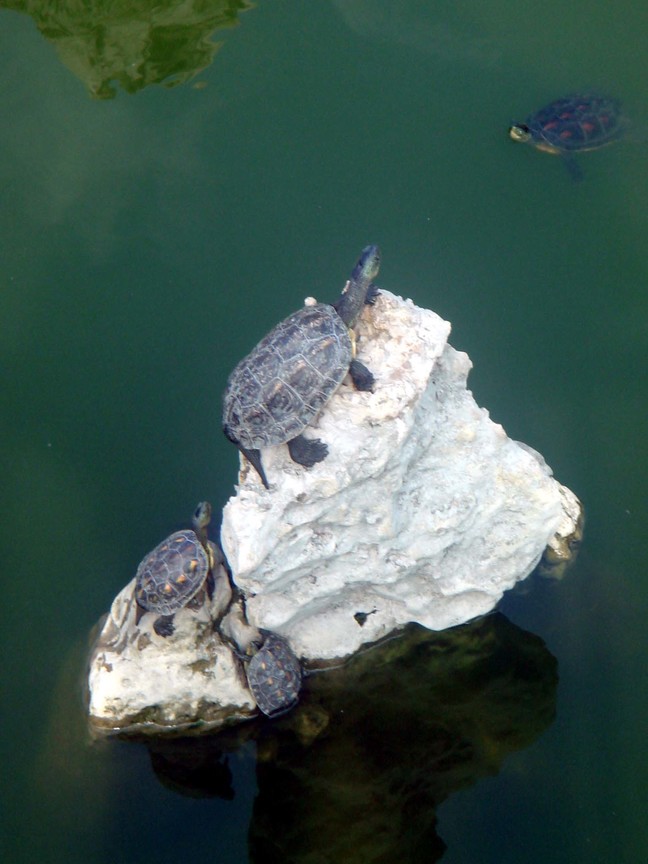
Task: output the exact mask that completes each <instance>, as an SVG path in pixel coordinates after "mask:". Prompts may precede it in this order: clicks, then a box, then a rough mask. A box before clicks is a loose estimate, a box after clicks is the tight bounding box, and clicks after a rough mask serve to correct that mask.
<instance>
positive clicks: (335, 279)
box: [0, 0, 648, 864]
mask: <svg viewBox="0 0 648 864" xmlns="http://www.w3.org/2000/svg"><path fill="white" fill-rule="evenodd" d="M2 5H3V6H8V5H15V6H16V8H19V7H18V4H2ZM80 5H81V6H83V4H80ZM231 5H232V7H234V6H236V4H231ZM54 8H57V9H58V7H54V6H52V9H54ZM70 8H71V11H70V15H71V16H72V18H73V17H74V14H75V9H74V7H72V6H71V7H70ZM97 8H98V9H99V10H101V6H99V5H98V7H97ZM46 12H47V5H46V4H45V5H44V6H42V7H41V12H40V13H39V15H35V18H34V19H32V18H30V17H29V16H28V15H26V14H23V13H21V12H20V11H12V10H11V9H9V8H6V9H5V8H2V9H0V118H1V121H0V122H2V135H1V136H0V202H1V206H0V248H1V251H2V254H1V258H0V289H1V291H2V313H1V315H0V328H1V330H0V369H1V372H2V390H1V396H0V399H1V403H0V404H1V421H2V427H1V428H2V443H3V446H2V451H1V452H2V484H1V488H2V492H1V493H0V494H1V495H2V513H3V518H2V521H1V524H0V532H1V534H2V554H3V567H2V577H1V579H2V592H3V605H2V629H1V631H0V634H1V635H0V640H1V646H2V658H3V675H2V678H3V684H2V695H1V699H2V711H1V716H2V720H3V726H4V729H3V732H4V734H3V736H2V743H3V754H2V766H3V772H2V777H3V781H2V783H3V789H2V795H1V799H0V800H1V805H0V807H1V809H0V819H1V822H2V824H1V831H0V843H1V844H2V846H1V847H0V855H1V857H2V860H3V861H6V862H23V861H25V862H27V861H30V862H31V861H35V860H38V861H40V862H72V864H76V862H84V864H94V862H97V864H103V862H113V861H120V862H131V861H132V862H138V864H144V862H149V861H150V862H153V861H155V862H156V864H160V862H166V861H177V860H178V858H179V857H182V858H183V859H185V860H189V859H191V860H196V859H197V858H199V859H200V860H205V859H206V858H209V859H215V860H217V861H219V862H230V861H232V862H245V861H247V860H248V851H247V849H248V847H247V831H248V823H249V819H250V813H251V809H252V802H253V799H254V796H255V790H256V782H257V781H256V778H255V766H254V761H253V758H252V756H251V755H250V753H249V752H243V753H240V754H239V755H238V756H236V757H234V758H233V761H232V771H233V774H234V780H235V789H236V796H235V798H234V799H233V800H232V801H226V800H221V799H197V800H195V799H189V798H186V797H182V796H180V795H177V794H175V793H174V792H172V791H170V790H169V789H167V788H165V787H163V786H162V785H161V784H160V783H159V782H158V781H157V780H156V779H155V776H154V775H153V773H152V772H151V770H150V764H149V759H148V755H147V754H146V753H145V752H144V751H143V750H142V749H141V748H138V747H136V746H127V745H124V744H117V745H113V746H104V747H96V746H95V747H92V746H90V745H89V743H88V741H87V739H86V737H85V730H84V725H83V717H82V715H81V712H80V710H79V704H80V700H81V680H82V665H83V659H84V656H85V652H86V645H87V638H88V632H89V630H90V628H91V626H92V625H93V624H94V622H95V621H96V620H97V619H98V618H99V616H100V615H101V614H103V612H105V611H106V609H107V607H108V605H109V603H110V602H111V600H112V598H113V597H114V595H115V594H116V593H117V591H118V590H119V589H120V588H121V587H122V586H123V584H125V582H126V581H128V579H130V577H131V575H132V574H133V572H134V569H135V567H136V565H137V563H138V561H139V560H140V558H141V557H142V555H143V554H144V553H145V552H147V551H148V550H149V549H150V548H152V547H153V546H154V545H155V544H156V543H157V542H158V541H159V540H160V539H161V538H162V537H163V536H165V535H166V534H167V533H169V532H170V531H171V530H174V529H175V527H176V526H178V525H179V524H181V523H183V522H185V521H186V519H187V517H188V514H189V513H190V512H191V510H192V508H193V506H194V505H195V502H196V501H198V500H200V499H202V498H209V499H210V500H211V501H212V502H214V503H215V504H216V505H218V506H220V505H222V504H223V503H224V502H225V500H226V499H227V496H228V495H229V494H230V492H231V490H232V484H233V482H234V481H235V478H236V466H237V457H236V453H235V452H234V450H233V448H232V447H231V445H230V444H229V443H228V442H227V441H225V439H224V438H223V437H222V435H221V433H220V431H219V416H220V393H221V391H222V388H223V386H224V383H225V379H226V377H227V374H228V372H229V370H230V369H231V367H232V366H233V364H234V363H235V362H236V361H237V360H238V359H239V358H240V357H241V356H242V355H243V353H245V352H246V351H247V350H249V349H250V348H251V347H252V346H253V344H254V343H255V342H256V341H257V340H258V338H259V337H261V336H262V335H263V333H264V332H265V331H266V330H267V329H268V328H269V327H270V326H271V325H272V324H274V323H276V321H278V320H279V319H280V318H281V317H283V316H284V315H286V314H288V313H289V312H291V311H293V309H295V308H297V307H298V306H299V305H300V303H301V301H302V299H303V297H304V296H305V295H307V294H314V295H315V296H317V297H318V298H320V299H323V300H324V299H332V298H333V297H334V296H335V295H336V293H337V292H338V291H339V289H340V287H341V285H342V283H343V280H344V278H345V277H346V274H347V272H348V270H349V268H350V267H351V265H352V264H353V262H354V260H355V258H356V257H357V254H358V252H359V251H360V249H361V248H362V247H363V246H364V245H366V244H367V243H369V242H376V243H379V244H380V246H381V248H382V250H383V267H382V270H381V278H380V283H381V284H382V285H383V286H384V287H385V288H388V289H389V290H391V291H394V292H395V293H399V294H403V295H405V296H410V297H412V299H413V300H414V301H415V302H417V303H418V304H420V305H422V306H427V307H430V308H433V309H435V311H437V312H438V313H439V314H441V315H442V316H443V317H445V318H447V319H448V320H450V321H452V324H453V336H452V342H453V344H454V345H455V347H457V348H459V349H462V350H465V351H467V352H468V353H469V354H470V356H471V358H472V360H473V363H474V366H475V368H474V371H473V373H472V375H471V379H470V381H471V387H472V389H473V391H474V392H475V395H476V398H477V400H478V402H479V403H480V404H482V405H485V406H486V407H487V408H488V409H489V410H490V412H491V414H492V416H493V418H494V419H495V420H496V421H498V422H501V423H502V424H503V425H504V427H505V428H506V430H507V432H508V433H509V434H510V435H511V436H512V437H514V438H517V439H520V440H523V441H525V442H527V443H528V444H530V445H531V446H533V447H535V448H536V449H538V450H539V451H541V452H542V453H543V454H544V456H545V458H546V459H547V461H548V463H549V464H550V465H551V466H552V467H553V469H554V471H555V473H556V476H557V477H558V478H559V479H560V481H561V482H563V483H565V484H566V485H568V486H569V487H570V488H572V489H573V490H574V491H575V492H576V493H577V494H578V495H579V497H580V498H581V499H582V500H583V502H584V504H585V508H586V512H587V530H586V538H585V543H584V546H583V549H582V552H581V555H580V558H579V560H578V563H577V565H576V567H575V568H574V570H573V571H572V572H571V573H570V575H569V577H568V578H567V579H565V580H564V581H563V582H562V583H559V584H556V585H545V586H541V587H539V588H537V589H536V590H534V591H531V592H530V593H528V594H526V595H520V596H517V595H516V596H514V597H510V598H507V599H506V600H505V602H504V604H503V611H504V612H505V613H506V614H507V615H508V616H509V617H510V619H511V620H512V621H514V622H515V623H516V624H518V625H519V626H520V627H522V628H525V629H527V630H529V631H531V632H533V633H535V634H537V635H538V636H540V637H541V639H543V640H544V641H545V642H546V644H547V646H548V648H549V650H550V651H551V653H552V654H553V655H554V656H555V658H556V659H557V662H558V671H559V676H560V683H559V688H558V697H557V709H556V719H555V721H554V723H553V725H552V726H551V727H550V728H549V729H548V731H546V732H545V733H544V734H543V735H542V736H541V737H540V738H538V740H536V741H535V743H534V744H533V745H531V746H530V747H528V748H526V749H523V750H520V751H519V752H516V753H513V754H512V755H511V756H509V757H508V758H507V759H506V761H505V762H504V763H503V764H502V765H501V767H500V770H499V773H497V774H496V775H494V776H492V777H490V778H489V779H486V780H481V781H480V782H478V783H477V784H475V785H473V786H471V787H469V788H467V789H465V790H464V791H462V792H460V793H457V794H455V795H453V796H452V797H450V798H449V799H448V800H447V801H446V802H445V803H444V804H443V805H442V806H441V808H440V810H439V813H438V825H437V831H438V833H439V835H440V836H441V837H442V838H443V841H444V842H445V844H446V845H447V851H446V853H445V856H444V858H443V860H444V862H447V864H454V862H461V864H468V862H477V861H479V862H480V864H490V862H493V864H495V862H497V864H502V862H509V861H510V862H516V864H517V862H520V861H524V862H525V864H535V862H538V864H540V862H542V864H546V862H548V861H549V862H551V864H562V862H566V864H567V862H568V864H577V862H578V864H580V862H583V864H584V862H606V864H607V862H610V861H614V862H621V864H625V862H627V864H634V862H640V861H644V860H646V859H647V857H648V827H647V825H648V823H647V821H646V818H645V802H646V792H647V790H648V745H647V744H646V735H645V729H646V717H647V714H648V679H647V675H646V660H645V658H646V647H647V646H646V635H645V634H646V628H645V620H646V613H647V612H648V608H647V607H648V566H647V565H648V553H647V551H646V544H645V524H646V518H647V516H648V513H647V510H648V508H647V506H646V494H645V492H646V485H647V484H646V481H647V479H648V478H647V474H648V456H647V453H646V447H645V443H644V442H645V429H646V420H647V412H646V402H647V396H648V394H647V385H646V377H645V372H644V370H645V368H646V362H647V359H648V299H647V297H648V295H647V292H646V284H647V270H648V267H647V265H646V255H645V248H646V241H645V237H646V233H647V229H648V206H647V204H646V202H647V201H648V170H647V164H648V163H647V158H648V157H647V150H646V146H645V143H642V142H643V141H645V128H646V126H645V124H646V120H647V119H648V109H647V108H646V104H645V81H646V72H647V71H648V60H647V59H646V51H645V34H646V31H647V28H648V14H647V13H646V11H645V9H644V8H643V7H642V6H641V4H636V3H628V2H623V3H621V4H615V5H614V6H611V5H604V4H591V3H585V2H581V0H577V2H575V3H572V4H570V5H569V8H567V7H566V6H565V4H563V3H559V2H556V0H549V2H546V3H543V4H535V5H534V4H527V3H517V4H511V3H505V2H502V0H499V2H493V3H483V2H481V3H477V2H473V0H468V2H465V3H461V4H451V3H442V4H436V6H435V8H434V9H432V8H431V4H429V3H427V2H422V0H418V2H415V0H406V2H400V3H398V4H394V3H392V2H387V0H380V2H379V0H371V2H370V0H357V2H353V0H348V2H345V0H338V2H317V3H315V2H311V3H288V2H281V0H273V2H259V4H258V5H257V6H256V7H254V8H252V9H250V10H248V11H246V12H244V13H242V14H240V16H239V25H238V27H234V28H226V29H223V30H220V31H219V32H218V33H217V34H216V35H215V36H214V40H215V41H218V42H222V43H223V44H222V45H221V47H220V48H219V50H218V51H217V52H216V53H215V55H214V57H213V61H212V62H211V64H208V65H207V66H206V68H204V70H203V71H202V72H200V74H198V75H197V76H196V77H195V78H191V77H190V75H189V74H188V73H187V69H188V67H191V63H194V64H195V66H193V67H191V70H194V71H195V69H196V68H199V67H200V66H201V65H204V64H205V62H208V61H207V60H205V51H204V46H203V50H202V51H200V52H198V53H197V54H195V52H194V53H191V54H190V57H189V59H188V60H187V59H186V58H185V59H184V60H183V61H182V63H184V64H185V65H184V66H182V63H180V61H178V63H177V64H176V66H178V68H180V66H182V69H181V72H183V73H187V74H185V75H184V77H185V78H187V79H188V80H187V81H186V82H185V83H182V84H180V85H179V86H177V87H175V88H173V89H169V88H166V87H163V86H159V85H157V84H151V85H150V86H142V87H141V88H139V89H138V88H137V87H135V86H134V85H133V86H131V85H129V86H130V89H132V90H136V92H133V93H127V92H125V91H124V89H123V88H122V87H120V86H119V85H116V86H115V91H116V95H115V98H112V99H108V98H103V99H99V98H92V97H91V96H90V95H89V92H88V88H89V86H90V83H92V81H94V80H95V79H94V78H92V76H88V75H87V74H86V75H85V77H84V74H82V72H83V70H84V69H85V70H86V72H87V69H86V67H85V66H83V64H82V63H81V60H80V59H79V58H86V60H87V57H88V56H89V55H88V52H87V50H86V48H87V46H86V45H85V44H82V45H81V46H80V47H79V44H78V42H77V41H75V39H76V37H75V39H73V38H72V37H70V36H69V35H68V36H66V34H69V32H70V28H69V21H67V22H65V27H63V26H61V27H58V28H57V26H54V23H52V21H51V20H50V19H48V18H47V15H46V14H45V13H46ZM58 13H59V14H60V10H58ZM183 14H184V13H183ZM97 15H99V12H97ZM140 17H143V18H144V19H146V15H145V14H142V16H140ZM35 21H36V22H38V23H39V24H40V25H41V30H42V31H43V32H40V31H39V30H38V29H37V26H36V23H35ZM44 22H45V23H44ZM212 29H213V27H212ZM165 32H166V31H165ZM167 37H168V38H167ZM172 37H173V33H171V32H170V30H169V32H167V33H166V36H165V39H166V41H165V39H162V38H161V37H160V38H159V39H158V41H157V42H156V45H155V52H157V53H155V52H154V54H155V57H158V58H159V57H163V56H164V52H165V51H167V50H171V49H170V48H169V47H168V43H169V44H170V42H172V41H173V40H172ZM197 41H198V42H200V39H198V40H197ZM92 44H95V47H96V44H98V43H92ZM165 46H167V47H166V48H165ZM57 52H58V53H57ZM105 53H106V54H110V56H111V57H112V56H114V54H115V52H112V53H110V52H109V51H106V52H105ZM207 53H209V52H207ZM183 56H184V55H183ZM128 59H129V63H130V65H129V67H128V68H129V69H130V70H131V71H130V72H129V75H131V76H132V75H133V74H134V73H133V72H132V70H133V69H135V68H136V63H135V60H134V59H133V58H132V57H130V56H129V58H128ZM84 62H85V61H84ZM174 62H175V61H174ZM66 63H67V65H66ZM75 64H76V65H75ZM178 64H179V65H178ZM90 65H91V64H90ZM171 66H172V64H171V63H169V64H167V65H164V66H163V68H164V70H165V71H166V69H167V68H171ZM181 72H177V75H179V76H180V77H183V75H182V74H181ZM75 73H76V74H75ZM132 80H135V79H134V78H132V77H128V76H126V77H125V78H124V81H132ZM146 80H147V81H148V77H147V79H146ZM183 80H184V78H183ZM196 84H198V85H199V86H195V85H196ZM585 88H588V89H589V88H596V89H601V90H605V91H608V92H611V93H613V94H616V95H618V96H619V97H620V98H621V99H622V100H623V102H624V104H625V106H626V110H627V113H628V114H629V115H630V116H631V117H632V119H633V121H634V129H635V130H636V133H637V134H633V135H632V136H630V137H629V140H626V141H624V142H622V143H620V144H618V145H615V146H614V147H611V148H609V149H605V150H601V151H598V152H594V153H591V154H585V155H584V156H583V158H582V166H583V169H584V173H585V180H584V181H583V182H582V183H581V184H578V185H577V184H574V183H573V182H572V181H571V180H570V178H569V176H568V174H567V172H566V171H565V170H564V168H563V166H562V165H561V164H560V162H559V160H557V159H554V158H551V157H549V156H546V155H544V154H540V153H537V152H534V151H532V150H531V149H528V148H524V147H520V146H516V145H514V144H512V143H511V142H510V141H509V140H508V139H507V135H506V129H507V126H508V124H509V123H510V122H511V121H512V120H515V119H520V118H521V117H524V116H526V115H527V114H528V113H529V112H531V111H532V110H534V109H535V108H538V107H540V106H541V105H543V104H544V103H545V102H547V101H549V100H550V99H552V98H555V97H557V96H559V95H562V94H564V93H569V92H571V91H573V90H578V89H585ZM358 860H359V861H362V860H363V858H362V850H358Z"/></svg>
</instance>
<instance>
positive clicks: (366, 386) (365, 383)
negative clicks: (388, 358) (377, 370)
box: [349, 359, 376, 392]
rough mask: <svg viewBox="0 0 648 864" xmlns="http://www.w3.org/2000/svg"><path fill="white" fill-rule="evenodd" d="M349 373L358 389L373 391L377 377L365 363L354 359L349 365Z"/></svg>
mask: <svg viewBox="0 0 648 864" xmlns="http://www.w3.org/2000/svg"><path fill="white" fill-rule="evenodd" d="M349 374H350V375H351V379H352V381H353V386H354V387H355V388H356V390H371V391H372V392H373V386H374V384H375V383H376V379H375V378H374V376H373V375H372V374H371V372H370V371H369V370H368V369H367V367H366V366H365V365H364V363H361V362H360V361H359V360H355V359H354V360H352V361H351V365H350V366H349Z"/></svg>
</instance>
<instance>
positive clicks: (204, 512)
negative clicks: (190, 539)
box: [191, 501, 212, 536]
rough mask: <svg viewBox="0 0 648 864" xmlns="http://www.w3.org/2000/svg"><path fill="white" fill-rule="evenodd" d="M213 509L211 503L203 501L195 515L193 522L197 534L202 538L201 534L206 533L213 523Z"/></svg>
mask: <svg viewBox="0 0 648 864" xmlns="http://www.w3.org/2000/svg"><path fill="white" fill-rule="evenodd" d="M211 515H212V508H211V504H210V503H209V501H201V502H200V504H199V505H198V506H197V507H196V509H195V510H194V514H193V519H192V520H191V521H192V522H193V526H194V529H195V531H196V534H198V535H199V536H200V533H201V532H205V531H206V530H207V526H208V525H209V523H210V522H211Z"/></svg>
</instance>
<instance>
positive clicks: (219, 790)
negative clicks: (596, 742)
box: [148, 613, 558, 864]
mask: <svg viewBox="0 0 648 864" xmlns="http://www.w3.org/2000/svg"><path fill="white" fill-rule="evenodd" d="M557 682H558V672H557V663H556V660H555V658H554V657H553V656H552V655H551V653H550V652H549V651H548V649H547V647H546V645H545V644H544V643H543V642H542V640H541V639H539V638H538V637H537V636H535V635H533V634H531V633H528V632H525V631H524V630H521V629H520V628H518V627H516V626H515V625H514V624H511V623H510V622H509V621H508V620H507V619H506V618H505V617H504V616H503V615H501V614H497V613H496V614H494V615H489V616H487V617H485V618H482V619H479V620H478V621H473V622H471V623H470V624H466V625H463V626H461V627H455V628H452V629H450V630H446V631H444V632H443V633H432V632H430V631H428V630H425V629H424V628H422V627H418V626H416V625H413V626H411V627H407V628H405V629H404V630H403V631H402V632H401V633H400V634H399V635H398V637H397V638H394V639H391V640H388V641H386V642H385V643H383V644H382V645H380V646H378V647H376V648H375V649H374V650H372V651H370V652H360V653H359V654H357V655H356V656H354V657H353V658H351V660H350V661H349V662H348V663H346V664H345V665H344V666H342V667H339V668H337V669H333V670H329V671H327V672H326V673H323V674H317V675H312V676H309V677H308V678H307V680H306V682H305V685H304V692H303V695H302V699H301V701H300V704H299V706H298V707H297V708H296V709H295V710H294V711H293V712H291V713H290V714H287V715H285V716H284V717H282V718H281V719H280V720H278V721H273V722H268V721H266V720H257V721H254V722H252V723H247V724H245V725H243V726H238V727H236V728H232V729H227V730H224V731H222V732H220V733H218V734H216V735H210V736H204V737H203V738H202V739H201V740H200V741H196V740H193V741H190V740H187V739H184V740H177V739H176V740H166V741H160V740H154V741H150V742H149V743H148V747H149V751H150V754H151V760H152V766H153V768H154V770H155V773H156V775H157V777H158V779H159V780H160V782H162V783H163V784H164V785H165V786H166V787H168V788H172V789H173V790H174V791H175V792H177V793H179V794H183V795H188V796H191V797H196V796H200V797H211V796H214V795H218V796H220V797H223V798H226V799H231V798H232V797H233V795H234V794H235V786H236V780H235V779H234V778H233V777H232V774H231V772H230V771H229V768H228V766H229V765H230V764H234V760H233V759H232V758H231V756H230V754H232V753H234V752H236V753H237V757H236V762H239V764H240V761H239V760H240V759H241V758H245V756H244V755H243V754H249V755H250V756H251V754H253V753H256V779H257V791H256V797H255V801H254V806H253V809H252V815H251V820H250V826H249V831H248V837H249V844H250V845H249V858H250V861H252V862H263V864H273V862H282V864H284V862H292V864H297V862H304V864H311V862H313V861H315V860H317V861H320V860H321V861H343V862H345V864H350V862H356V861H357V862H367V861H380V862H384V864H387V862H401V861H415V860H416V861H418V860H421V861H426V862H432V861H436V860H439V858H440V857H441V855H442V853H443V850H444V848H445V847H444V843H443V840H442V838H441V837H440V836H439V835H438V833H437V810H438V808H439V806H440V805H441V804H442V802H443V801H445V800H447V799H448V798H449V797H451V796H452V795H453V794H454V793H456V792H457V791H459V790H461V789H466V788H467V787H469V786H471V785H472V784H474V783H476V782H478V781H479V780H480V779H482V778H484V777H488V776H493V775H495V774H497V773H498V772H499V770H500V768H501V765H502V763H503V762H504V761H505V760H506V758H507V756H508V755H509V754H511V753H513V752H515V751H518V750H521V749H524V748H525V747H528V746H530V745H531V744H532V743H533V742H534V741H535V740H536V739H537V738H538V737H539V736H540V735H541V734H542V733H543V732H544V731H545V730H546V729H547V727H548V726H549V725H550V724H551V722H552V721H553V718H554V715H555V704H556V688H557ZM250 742H254V744H255V745H256V746H255V747H254V748H251V747H249V746H248V745H249V743H250ZM313 850H317V853H316V856H317V857H316V858H314V857H313V855H314V852H313Z"/></svg>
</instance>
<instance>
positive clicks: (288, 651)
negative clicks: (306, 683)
mask: <svg viewBox="0 0 648 864" xmlns="http://www.w3.org/2000/svg"><path fill="white" fill-rule="evenodd" d="M259 632H260V634H261V636H262V637H263V642H262V644H261V647H260V648H259V650H258V651H257V652H256V653H255V654H254V656H253V657H252V658H251V660H250V661H249V662H248V663H247V667H246V670H245V673H246V676H247V681H248V685H249V687H250V690H251V691H252V695H253V696H254V698H255V700H256V703H257V706H258V707H259V710H260V711H262V712H263V713H264V714H266V715H267V716H268V717H278V716H279V715H280V714H284V713H285V712H286V711H289V710H290V709H291V708H292V707H293V706H294V705H295V704H296V703H297V701H298V699H299V691H300V690H301V683H302V669H301V665H300V663H299V660H298V659H297V657H296V656H295V654H294V652H293V650H292V648H291V647H290V645H289V644H288V642H287V640H286V639H285V638H284V637H283V636H279V635H278V634H277V633H273V632H271V631H270V630H260V631H259Z"/></svg>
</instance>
